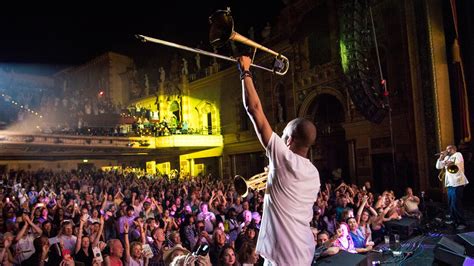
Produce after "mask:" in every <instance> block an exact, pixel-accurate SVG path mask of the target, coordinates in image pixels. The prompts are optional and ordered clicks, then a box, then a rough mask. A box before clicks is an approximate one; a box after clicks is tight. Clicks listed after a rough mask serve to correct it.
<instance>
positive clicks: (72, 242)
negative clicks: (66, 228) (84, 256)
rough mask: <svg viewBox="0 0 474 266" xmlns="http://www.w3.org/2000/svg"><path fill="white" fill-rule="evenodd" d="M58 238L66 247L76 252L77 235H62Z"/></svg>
mask: <svg viewBox="0 0 474 266" xmlns="http://www.w3.org/2000/svg"><path fill="white" fill-rule="evenodd" d="M58 238H59V239H60V240H62V241H63V244H64V249H68V250H69V251H71V253H74V251H75V249H76V241H77V237H76V236H75V235H72V236H66V235H60V236H59V237H58Z"/></svg>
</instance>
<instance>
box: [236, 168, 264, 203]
mask: <svg viewBox="0 0 474 266" xmlns="http://www.w3.org/2000/svg"><path fill="white" fill-rule="evenodd" d="M267 178H268V172H262V173H260V174H256V175H254V176H252V177H251V178H250V179H249V180H245V178H243V177H242V176H240V175H236V176H235V178H234V187H235V191H236V192H237V193H239V195H241V196H242V197H244V198H245V197H246V196H247V194H248V191H249V188H251V189H253V190H255V191H260V190H263V189H265V187H266V186H267Z"/></svg>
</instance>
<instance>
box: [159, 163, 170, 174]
mask: <svg viewBox="0 0 474 266" xmlns="http://www.w3.org/2000/svg"><path fill="white" fill-rule="evenodd" d="M156 169H157V170H158V172H159V173H160V174H162V175H164V174H166V175H169V174H170V172H171V164H170V162H164V163H159V164H157V165H156Z"/></svg>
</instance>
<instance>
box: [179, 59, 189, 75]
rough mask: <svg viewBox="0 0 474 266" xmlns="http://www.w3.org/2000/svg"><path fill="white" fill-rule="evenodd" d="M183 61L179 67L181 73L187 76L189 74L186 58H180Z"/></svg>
mask: <svg viewBox="0 0 474 266" xmlns="http://www.w3.org/2000/svg"><path fill="white" fill-rule="evenodd" d="M181 60H182V61H183V67H182V68H181V75H183V76H187V75H188V74H189V72H188V60H186V58H182V59H181Z"/></svg>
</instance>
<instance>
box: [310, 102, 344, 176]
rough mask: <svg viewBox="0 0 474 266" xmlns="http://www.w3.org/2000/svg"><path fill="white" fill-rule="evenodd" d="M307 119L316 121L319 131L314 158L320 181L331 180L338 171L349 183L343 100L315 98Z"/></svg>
mask: <svg viewBox="0 0 474 266" xmlns="http://www.w3.org/2000/svg"><path fill="white" fill-rule="evenodd" d="M306 117H308V118H310V119H312V120H313V122H314V123H315V124H316V127H317V130H318V136H317V139H316V144H315V145H313V148H312V150H311V157H312V160H313V163H314V164H315V165H316V167H317V168H318V170H319V174H320V177H321V181H322V182H325V181H326V180H328V179H330V178H332V172H333V171H334V170H336V169H339V168H340V169H341V170H342V178H343V179H344V180H346V182H347V181H349V180H350V176H349V163H348V150H347V147H348V145H347V143H346V132H345V130H344V128H343V127H342V124H343V123H344V121H345V111H344V106H343V105H342V104H341V101H340V100H339V99H338V97H336V96H334V95H332V94H327V93H322V94H318V95H315V96H314V97H313V99H312V101H311V102H310V103H309V105H308V107H307V109H306ZM336 181H338V182H339V181H340V180H336Z"/></svg>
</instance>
